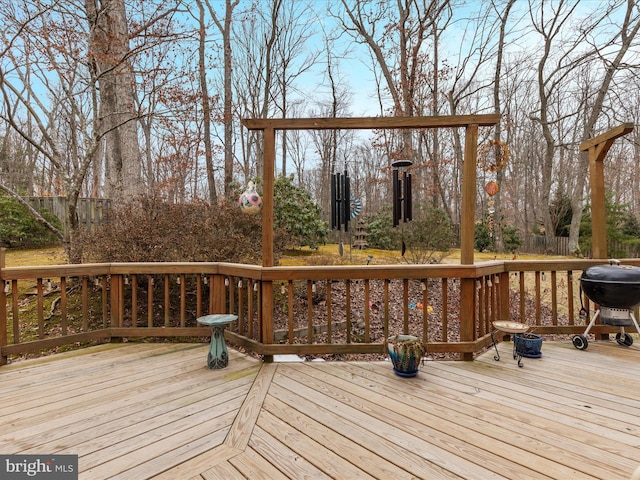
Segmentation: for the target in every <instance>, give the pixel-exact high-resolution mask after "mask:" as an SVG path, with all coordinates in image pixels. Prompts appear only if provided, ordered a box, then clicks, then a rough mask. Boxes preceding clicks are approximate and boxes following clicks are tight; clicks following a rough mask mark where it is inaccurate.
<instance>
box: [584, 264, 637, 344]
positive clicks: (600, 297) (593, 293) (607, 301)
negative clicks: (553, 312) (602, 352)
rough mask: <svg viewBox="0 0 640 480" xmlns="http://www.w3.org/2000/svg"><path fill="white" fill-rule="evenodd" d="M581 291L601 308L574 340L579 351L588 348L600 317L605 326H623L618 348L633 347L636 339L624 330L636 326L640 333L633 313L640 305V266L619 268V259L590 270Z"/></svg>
mask: <svg viewBox="0 0 640 480" xmlns="http://www.w3.org/2000/svg"><path fill="white" fill-rule="evenodd" d="M580 289H581V290H582V291H583V292H584V293H585V295H586V296H587V297H588V298H589V300H591V301H592V302H594V303H595V304H597V306H598V308H597V310H596V311H595V313H594V315H593V317H591V322H590V323H589V325H588V326H587V329H586V330H585V331H584V333H583V334H581V335H576V336H575V337H573V338H572V342H573V346H574V347H576V348H577V349H578V350H586V349H587V347H588V346H589V342H588V340H587V335H588V333H589V331H590V330H591V327H593V325H594V324H595V322H596V320H597V319H598V317H600V323H602V324H603V325H614V326H618V327H620V332H618V333H617V334H616V341H617V342H618V344H619V345H624V346H627V347H628V346H631V345H632V344H633V337H632V336H631V335H629V334H628V333H625V331H624V327H626V326H631V325H633V326H635V328H636V331H637V332H638V333H640V327H638V322H637V321H636V317H635V316H634V314H633V309H634V308H635V307H637V306H638V305H640V267H634V266H631V265H620V261H619V260H609V264H608V265H597V266H594V267H590V268H587V269H586V270H585V271H584V272H582V276H581V277H580ZM580 302H582V294H581V295H580ZM583 311H584V307H583Z"/></svg>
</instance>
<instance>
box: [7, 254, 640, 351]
mask: <svg viewBox="0 0 640 480" xmlns="http://www.w3.org/2000/svg"><path fill="white" fill-rule="evenodd" d="M601 263H602V261H601V260H600V261H598V260H573V261H564V262H561V261H491V262H482V263H477V264H475V265H408V266H407V265H403V266H376V265H372V266H331V267H259V266H252V265H239V264H229V263H122V264H117V263H114V264H85V265H57V266H43V267H4V261H3V258H0V281H1V282H0V286H3V288H0V356H1V358H2V360H3V361H4V362H6V361H7V358H8V356H10V355H19V354H24V353H28V352H33V351H37V350H41V349H50V348H55V347H61V346H63V345H69V344H77V343H83V342H90V341H109V340H111V339H117V338H124V337H132V338H133V337H205V336H208V335H210V331H209V329H208V328H205V327H200V326H198V325H197V323H196V318H198V317H199V316H202V315H206V314H209V313H234V314H237V315H238V317H239V318H238V321H237V322H235V324H233V325H232V326H231V328H230V329H228V330H227V332H226V335H227V338H228V340H229V341H231V342H233V343H234V344H236V345H238V346H241V347H243V348H246V349H248V350H251V351H253V352H255V353H257V354H260V355H264V356H265V357H266V358H267V359H269V358H270V357H271V356H272V355H276V354H298V355H320V354H332V355H338V356H340V355H347V354H365V353H378V354H381V353H383V348H384V339H385V338H386V337H387V336H388V335H390V334H391V335H393V334H398V333H405V334H413V335H417V336H419V337H421V338H422V339H424V340H425V341H426V342H427V343H428V347H429V352H430V353H431V354H432V355H434V356H435V357H438V356H447V355H448V356H449V357H448V358H450V356H451V355H454V356H459V357H460V358H463V359H471V358H473V356H474V354H476V353H478V352H480V351H482V350H483V349H484V348H485V347H487V346H488V345H489V344H490V332H491V328H492V327H491V322H492V321H494V320H497V319H500V320H512V321H522V322H525V323H528V324H530V325H532V326H533V327H534V330H535V331H536V332H537V333H543V334H571V333H582V332H583V331H584V328H585V321H584V320H583V319H579V317H578V312H579V310H580V296H579V276H580V273H581V271H582V270H583V269H584V268H586V267H588V266H591V265H594V264H601ZM627 263H632V262H627ZM464 281H467V282H469V281H471V282H474V285H475V288H473V289H472V290H471V291H472V292H473V298H472V299H464V298H463V297H462V290H463V289H461V283H462V282H464ZM267 286H268V288H266V287H267ZM264 292H273V297H272V298H271V299H269V301H265V300H264V295H265V293H264ZM583 302H584V303H585V306H587V308H588V306H589V305H588V302H586V300H584V299H583ZM466 305H471V308H466V307H465V306H466ZM265 306H271V308H270V309H266V308H265ZM615 331H617V329H616V328H615V327H608V326H596V327H595V328H594V329H593V330H592V332H593V333H596V334H599V333H606V332H615Z"/></svg>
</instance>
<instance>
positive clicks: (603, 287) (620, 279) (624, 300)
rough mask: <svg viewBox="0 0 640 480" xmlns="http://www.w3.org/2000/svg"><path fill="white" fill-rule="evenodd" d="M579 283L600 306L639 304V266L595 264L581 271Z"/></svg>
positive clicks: (613, 263)
mask: <svg viewBox="0 0 640 480" xmlns="http://www.w3.org/2000/svg"><path fill="white" fill-rule="evenodd" d="M580 284H581V286H582V289H583V290H584V293H585V294H586V295H587V297H589V299H590V300H591V301H593V302H595V303H597V304H598V305H600V306H602V307H613V308H633V307H635V306H637V305H640V267H634V266H631V265H619V264H615V262H614V261H612V262H611V264H610V265H596V266H594V267H590V268H587V269H586V270H585V271H584V272H582V276H581V277H580Z"/></svg>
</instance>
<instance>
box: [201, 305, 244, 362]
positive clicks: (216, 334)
mask: <svg viewBox="0 0 640 480" xmlns="http://www.w3.org/2000/svg"><path fill="white" fill-rule="evenodd" d="M237 319H238V316H237V315H228V314H214V315H205V316H204V317H199V318H198V319H197V322H198V323H199V324H200V325H208V326H210V327H211V347H210V348H209V355H208V356H207V366H208V367H209V368H212V369H214V368H215V369H218V368H224V367H226V366H227V365H228V364H229V351H228V350H227V343H226V342H225V341H224V328H225V327H226V326H227V325H228V324H229V323H231V322H235V321H236V320H237Z"/></svg>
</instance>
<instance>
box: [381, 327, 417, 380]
mask: <svg viewBox="0 0 640 480" xmlns="http://www.w3.org/2000/svg"><path fill="white" fill-rule="evenodd" d="M385 343H386V345H387V353H388V355H389V358H390V359H391V363H392V364H393V371H394V372H395V373H396V375H399V376H401V377H415V376H416V375H417V374H418V369H419V367H420V362H421V361H422V357H423V356H424V354H425V353H426V352H427V348H426V345H425V343H424V342H423V341H422V340H420V339H419V338H418V337H415V336H413V335H394V336H392V337H389V338H388V339H387V341H386V342H385Z"/></svg>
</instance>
